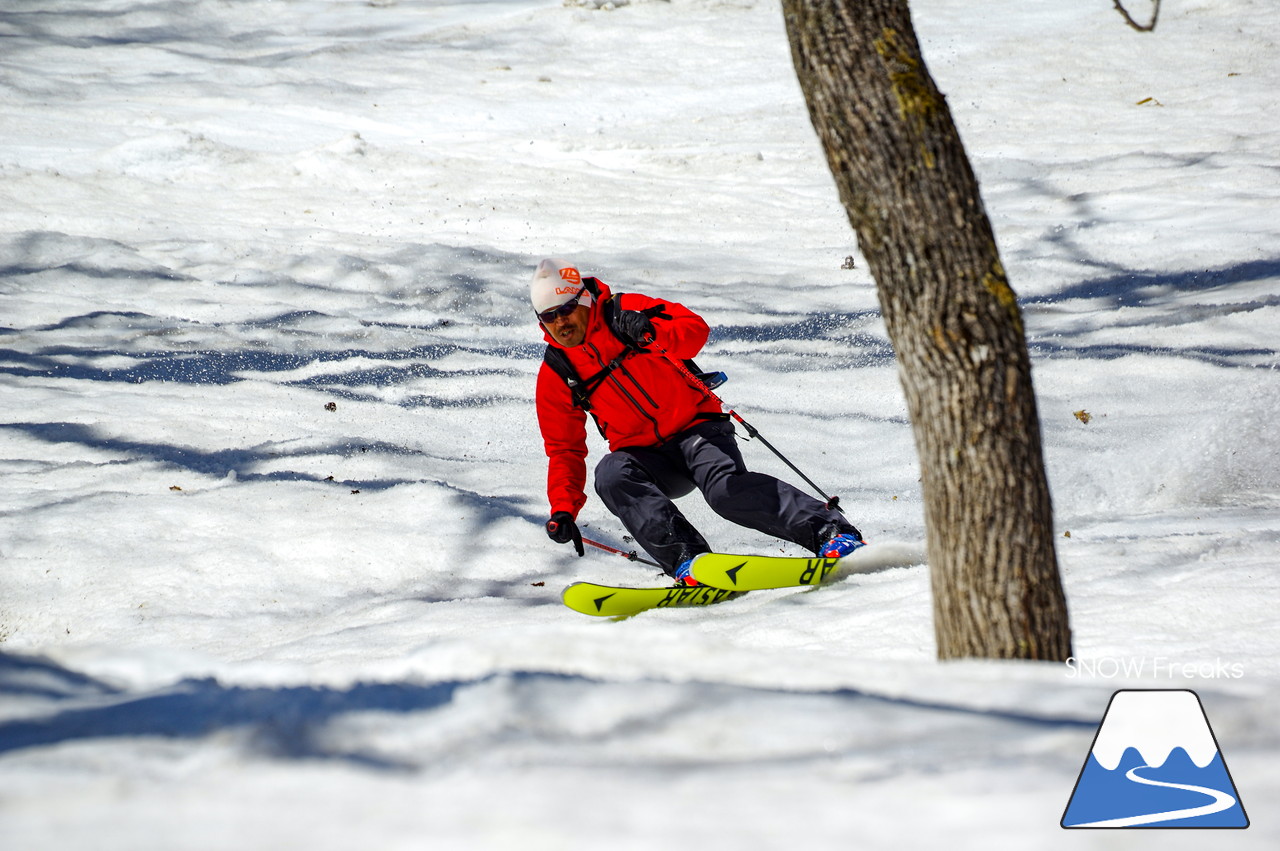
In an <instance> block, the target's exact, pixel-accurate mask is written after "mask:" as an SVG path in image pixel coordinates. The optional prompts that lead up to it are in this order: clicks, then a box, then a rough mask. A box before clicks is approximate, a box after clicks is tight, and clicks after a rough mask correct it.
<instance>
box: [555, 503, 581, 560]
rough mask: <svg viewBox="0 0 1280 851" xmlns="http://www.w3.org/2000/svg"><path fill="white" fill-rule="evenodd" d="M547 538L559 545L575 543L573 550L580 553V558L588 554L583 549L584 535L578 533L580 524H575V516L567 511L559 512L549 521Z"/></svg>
mask: <svg viewBox="0 0 1280 851" xmlns="http://www.w3.org/2000/svg"><path fill="white" fill-rule="evenodd" d="M547 537H549V538H550V539H551V540H553V541H555V542H556V543H557V544H567V543H569V542H570V541H573V548H574V549H575V550H577V551H578V555H579V556H582V555H584V554H585V552H586V551H585V550H583V548H582V533H581V532H579V531H578V524H577V523H574V522H573V515H572V514H570V513H569V512H567V511H557V512H556V513H555V514H552V515H551V519H550V520H548V521H547Z"/></svg>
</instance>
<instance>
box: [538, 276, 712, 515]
mask: <svg viewBox="0 0 1280 851" xmlns="http://www.w3.org/2000/svg"><path fill="white" fill-rule="evenodd" d="M592 282H593V283H594V284H596V286H598V288H599V290H600V295H599V297H598V298H596V299H595V300H594V302H593V303H592V305H591V316H590V320H589V321H588V324H587V333H586V337H585V339H584V340H583V342H582V343H581V344H580V345H577V346H573V347H572V348H565V347H563V346H561V345H560V344H559V343H558V342H556V341H555V339H554V338H552V337H551V335H550V334H547V333H546V331H545V329H544V331H543V336H544V337H545V339H546V341H547V343H548V344H550V345H552V346H555V347H556V348H558V349H560V350H561V351H563V352H564V353H565V354H566V355H567V356H568V358H569V362H570V363H571V364H572V365H573V368H574V369H575V370H576V371H577V373H578V375H579V376H580V377H581V378H582V379H583V380H584V381H589V380H590V379H591V377H592V376H594V375H595V374H596V373H598V372H600V371H601V370H602V369H604V368H605V366H606V365H608V364H609V363H610V362H611V361H613V360H614V359H615V358H618V357H619V356H622V360H621V362H619V364H618V365H617V367H616V368H615V369H614V370H613V372H612V373H611V374H610V375H609V376H608V378H606V379H605V380H604V381H603V382H601V383H600V385H599V387H598V388H597V389H596V390H595V392H594V393H593V394H592V395H591V400H590V401H591V413H592V414H593V415H594V416H595V418H596V422H597V424H598V425H599V427H600V430H601V432H602V433H603V434H604V437H605V439H606V440H608V442H609V449H610V451H614V450H617V449H622V448H625V447H628V446H656V445H657V444H660V443H663V442H665V441H666V440H668V439H669V438H671V437H672V436H674V435H676V434H678V433H679V432H682V431H684V430H685V429H687V428H689V427H691V426H693V425H694V424H695V423H696V421H698V420H699V419H707V418H709V417H716V416H721V415H723V409H722V408H721V405H720V402H719V401H718V400H717V399H715V398H713V397H711V396H710V395H709V394H708V393H707V392H706V391H705V390H703V389H701V388H697V387H695V386H694V385H693V383H692V382H691V381H690V380H689V379H687V378H685V377H684V375H682V374H681V372H680V370H679V369H678V368H677V367H676V366H675V364H673V363H672V362H671V360H669V359H668V357H670V358H673V359H675V360H677V361H683V360H687V359H691V358H693V357H694V356H695V355H697V354H698V352H700V351H701V350H702V347H703V346H704V345H706V342H707V335H708V334H709V333H710V329H709V328H708V327H707V323H706V322H705V321H703V319H702V317H701V316H699V315H698V314H696V313H694V312H693V311H692V310H689V309H688V308H687V307H685V306H683V305H681V304H677V303H676V302H673V301H665V300H663V299H656V298H650V297H649V296H645V295H640V294H638V293H623V294H621V295H618V296H616V297H615V296H613V295H612V294H611V293H610V291H609V288H608V286H606V285H605V284H603V283H601V282H600V281H598V280H594V279H592ZM610 298H614V299H615V300H616V302H617V307H618V308H620V309H622V310H646V309H648V308H657V307H661V308H663V312H664V314H665V316H655V317H652V322H653V328H654V334H655V337H656V339H655V341H654V343H653V344H652V346H651V347H649V348H647V349H641V350H639V351H632V352H631V353H629V354H626V355H624V354H623V353H624V352H625V351H626V348H627V347H626V345H625V344H624V343H623V342H622V341H621V340H620V339H618V337H617V335H616V334H614V333H613V331H612V330H611V329H609V328H608V327H607V326H606V324H605V320H604V315H603V314H604V304H605V302H606V301H607V300H608V299H610ZM659 348H661V349H662V350H664V351H665V352H666V354H665V355H664V354H661V353H659V352H658V351H657V350H658V349H659ZM536 402H537V409H538V426H539V428H540V429H541V430H542V441H543V444H544V446H545V447H546V452H547V459H548V465H547V498H548V500H549V501H550V503H551V513H552V514H554V513H556V512H557V511H567V512H569V513H570V514H571V515H573V516H574V517H575V518H576V517H577V516H578V511H579V509H581V508H582V506H583V504H584V503H586V501H587V497H586V491H585V487H586V481H587V464H586V458H587V428H586V421H587V415H586V412H585V411H583V410H582V409H581V408H578V407H575V406H574V404H573V397H572V394H571V393H570V390H569V385H568V384H567V383H566V382H565V380H564V379H563V378H562V377H561V376H560V375H558V374H557V373H556V372H555V370H553V369H552V368H551V367H550V366H548V365H547V364H546V363H545V362H544V363H543V364H542V368H541V370H540V371H539V372H538V386H537V397H536Z"/></svg>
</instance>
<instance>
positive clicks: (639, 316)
mask: <svg viewBox="0 0 1280 851" xmlns="http://www.w3.org/2000/svg"><path fill="white" fill-rule="evenodd" d="M616 327H617V329H618V333H619V334H621V335H622V336H623V337H624V338H625V339H626V340H627V341H628V342H630V343H631V345H633V346H635V347H636V348H637V349H643V348H644V347H645V346H647V345H649V344H650V343H652V342H653V341H654V339H655V338H656V337H657V334H656V332H655V331H654V330H653V320H652V319H650V318H649V317H648V316H646V315H645V314H644V313H642V312H641V311H639V310H623V311H620V312H619V313H618V318H617V320H616Z"/></svg>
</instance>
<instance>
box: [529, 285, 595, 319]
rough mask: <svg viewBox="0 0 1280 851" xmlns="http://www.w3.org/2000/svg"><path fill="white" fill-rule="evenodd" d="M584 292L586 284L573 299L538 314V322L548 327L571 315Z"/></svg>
mask: <svg viewBox="0 0 1280 851" xmlns="http://www.w3.org/2000/svg"><path fill="white" fill-rule="evenodd" d="M586 291H587V286H586V284H583V285H582V289H580V290H578V294H577V295H576V296H574V297H573V298H571V299H569V300H568V301H566V302H565V303H564V304H562V305H560V306H559V307H553V308H551V309H550V310H544V311H542V312H541V313H539V314H538V321H539V322H543V323H545V324H547V325H550V324H551V323H552V322H555V321H556V320H557V319H559V318H560V317H561V316H568V315H569V314H570V313H573V312H574V311H575V310H577V309H578V301H579V299H581V298H582V294H583V293H585V292H586Z"/></svg>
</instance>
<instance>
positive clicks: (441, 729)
mask: <svg viewBox="0 0 1280 851" xmlns="http://www.w3.org/2000/svg"><path fill="white" fill-rule="evenodd" d="M912 5H913V11H914V15H915V22H916V26H917V29H918V32H919V34H920V37H921V40H922V44H923V47H924V51H925V57H926V60H927V61H928V63H929V66H930V70H931V71H932V73H933V75H934V77H935V78H936V80H937V82H938V84H939V86H940V88H941V89H942V90H943V91H944V92H945V93H946V94H947V96H948V101H949V103H950V106H951V109H952V111H953V113H954V115H955V118H956V121H957V123H958V125H959V127H960V130H961V133H962V135H963V138H964V141H965V143H966V145H967V148H968V151H969V154H970V156H971V158H972V160H973V162H974V165H975V168H976V170H977V172H978V175H979V178H980V180H981V183H982V187H983V192H984V198H985V201H986V204H987V208H988V212H989V214H990V216H991V218H992V220H993V223H994V225H995V229H996V232H997V235H998V239H999V243H1000V249H1001V252H1002V255H1003V258H1004V261H1005V265H1006V267H1007V269H1008V272H1009V277H1010V280H1011V282H1012V284H1013V286H1014V288H1015V290H1016V291H1017V292H1018V294H1019V296H1020V298H1021V301H1022V306H1023V310H1024V314H1025V319H1026V328H1027V336H1028V342H1029V344H1030V347H1031V350H1032V353H1033V357H1034V363H1035V373H1034V377H1035V381H1036V387H1037V391H1038V395H1039V405H1040V413H1041V417H1042V420H1043V424H1044V433H1045V443H1046V447H1045V449H1046V454H1047V459H1048V465H1049V473H1050V480H1051V485H1052V488H1053V496H1054V501H1055V511H1056V517H1057V526H1058V528H1057V530H1056V536H1057V537H1056V539H1057V541H1058V554H1059V558H1060V561H1061V565H1062V570H1063V575H1064V584H1065V587H1066V591H1067V595H1068V600H1069V605H1070V610H1071V615H1072V619H1073V627H1074V639H1075V650H1076V656H1077V659H1076V660H1075V661H1074V662H1073V663H1072V664H1070V665H1062V664H1014V663H995V662H980V661H971V662H960V663H947V664H942V663H939V662H937V661H936V659H935V652H934V639H933V627H932V623H931V604H930V591H929V579H928V567H927V565H926V563H925V562H926V556H925V541H924V532H923V521H922V511H921V500H920V493H919V485H918V478H919V469H918V466H917V462H916V459H915V453H914V449H913V443H912V438H911V427H910V423H909V422H908V421H907V418H906V414H905V406H904V402H903V399H902V394H901V390H900V387H899V381H898V376H897V372H896V367H895V363H894V357H893V351H892V348H891V346H890V344H889V341H888V339H887V337H886V334H885V331H884V327H883V323H882V321H881V318H880V315H879V311H878V306H877V299H876V293H875V287H874V283H873V281H872V280H871V279H870V276H869V274H868V273H867V270H866V267H865V263H864V262H863V261H862V259H861V258H860V256H859V255H858V251H857V248H856V245H855V244H854V239H853V236H852V233H851V231H850V228H849V226H848V223H847V221H846V219H845V216H844V212H843V210H842V209H841V208H840V206H839V203H838V200H837V198H836V194H835V190H834V186H833V183H832V180H831V177H830V174H829V172H828V170H827V167H826V163H825V161H824V159H823V157H822V154H821V150H820V147H819V145H818V142H817V139H816V137H815V135H814V133H813V130H812V128H811V126H810V124H809V122H808V118H807V113H806V110H805V106H804V101H803V98H802V95H801V92H800V91H799V88H798V86H797V84H796V81H795V75H794V72H793V70H792V68H791V64H790V54H789V49H788V46H787V41H786V34H785V30H784V26H783V21H782V16H781V11H780V9H779V5H778V4H777V3H776V2H773V0H672V2H659V1H658V0H648V1H647V2H646V1H645V0H632V2H630V3H628V2H625V0H614V2H612V3H603V2H583V1H582V0H578V2H569V3H564V4H562V3H561V2H559V0H488V2H471V3H462V2H443V0H368V2H365V1H364V0H274V2H273V1H272V0H181V2H180V0H145V2H144V0H62V2H58V3H48V2H44V0H7V2H5V3H4V4H3V8H0V387H3V400H4V405H3V410H2V411H0V472H2V473H3V475H0V845H2V846H3V847H4V848H5V849H6V851H10V849H12V851H20V849H21V850H22V851H25V849H59V851H69V849H117V848H118V849H129V851H139V849H206V848H207V849H224V848H230V847H235V848H242V849H279V848H307V849H313V851H319V849H340V848H352V847H369V848H378V849H397V848H405V849H409V848H413V849H417V848H433V849H434V848H458V849H475V848H515V849H588V848H601V847H608V848H616V849H651V848H657V847H663V848H690V849H692V848H724V849H774V848H778V849H792V848H806V849H827V848H832V849H835V848H841V849H843V848H850V847H856V848H893V849H899V848H929V847H941V846H943V845H944V844H945V845H946V846H947V847H973V848H982V849H991V848H1009V849H1013V848H1019V849H1021V848H1028V847H1031V848H1057V847H1099V848H1100V847H1146V846H1154V845H1155V844H1156V843H1159V844H1160V846H1161V847H1162V848H1199V847H1201V846H1202V844H1203V842H1204V841H1205V836H1204V834H1196V833H1194V832H1178V831H1161V832H1146V833H1144V832H1141V831H1123V832H1113V831H1064V830H1062V829H1061V828H1059V827H1058V822H1059V819H1060V818H1061V816H1062V812H1063V810H1064V808H1065V806H1066V804H1067V801H1068V799H1069V798H1070V795H1071V792H1072V789H1073V787H1074V784H1075V781H1076V778H1077V777H1078V775H1079V773H1080V770H1081V767H1082V766H1083V764H1084V761H1085V759H1086V757H1087V755H1088V753H1089V748H1090V745H1091V742H1092V740H1093V736H1094V733H1095V732H1096V729H1097V724H1098V722H1099V721H1100V720H1101V718H1102V714H1103V712H1104V710H1105V708H1106V705H1107V701H1108V698H1109V696H1110V695H1111V693H1112V692H1113V691H1114V690H1115V689H1117V688H1121V687H1125V688H1183V689H1194V690H1195V691H1196V692H1197V693H1198V694H1199V695H1200V697H1201V699H1202V701H1203V705H1204V707H1205V709H1206V712H1207V714H1208V716H1209V718H1210V720H1211V722H1212V724H1213V730H1214V732H1215V735H1216V737H1217V741H1218V744H1219V745H1220V747H1221V751H1222V755H1223V757H1224V759H1225V761H1226V764H1227V766H1228V768H1229V769H1230V771H1231V773H1232V777H1233V778H1234V781H1235V784H1236V786H1237V787H1238V790H1239V792H1240V796H1241V799H1242V801H1243V803H1244V806H1245V808H1246V809H1247V810H1248V812H1249V813H1250V816H1251V817H1252V820H1253V825H1252V827H1250V828H1249V829H1248V830H1244V831H1228V832H1222V833H1219V834H1215V835H1214V836H1213V837H1212V841H1213V843H1214V845H1215V847H1218V846H1219V845H1221V846H1222V847H1250V848H1274V847H1275V846H1276V844H1277V843H1278V842H1280V827H1277V825H1276V822H1275V820H1274V819H1273V818H1272V810H1273V809H1274V804H1275V802H1276V801H1277V800H1280V765H1278V761H1280V731H1277V725H1276V721H1275V718H1276V704H1277V701H1278V700H1280V663H1278V662H1277V660H1278V659H1280V628H1278V627H1277V625H1276V612H1277V611H1278V610H1280V579H1278V578H1277V574H1276V561H1277V552H1278V549H1280V547H1278V546H1277V545H1278V543H1280V511H1278V509H1280V448H1278V447H1280V443H1278V442H1277V440H1276V437H1275V433H1276V432H1275V428H1276V426H1275V423H1276V421H1277V418H1278V417H1280V381H1278V375H1277V370H1276V365H1277V361H1278V358H1277V340H1280V294H1278V289H1277V285H1278V284H1280V123H1277V121H1276V115H1277V114H1280V65H1278V64H1277V63H1276V61H1275V57H1276V55H1277V38H1278V36H1280V6H1278V5H1277V4H1275V3H1273V2H1271V0H1170V2H1167V3H1165V4H1163V8H1162V13H1161V17H1160V22H1159V26H1158V27H1157V29H1156V31H1155V32H1154V33H1152V34H1139V33H1137V32H1135V31H1133V30H1132V29H1130V28H1128V27H1127V26H1126V25H1125V23H1124V21H1123V20H1122V19H1121V17H1120V16H1119V15H1118V14H1117V13H1116V12H1115V10H1114V9H1113V8H1112V4H1111V3H1110V2H1107V0H1088V2H1070V3H1065V2H1058V3H1048V4H1046V3H1025V2H1015V0H988V2H983V3H973V2H969V0H917V2H915V3H913V4H912ZM1129 5H1130V6H1132V7H1133V9H1132V11H1133V12H1134V14H1135V16H1136V17H1138V18H1142V17H1143V16H1144V14H1145V11H1146V8H1147V4H1146V2H1143V0H1133V2H1132V3H1130V4H1129ZM543 256H559V257H566V258H569V259H572V260H574V261H576V262H577V263H579V264H580V265H581V267H582V268H583V269H584V271H588V272H589V273H593V274H596V275H598V276H599V277H601V278H602V279H604V280H605V281H607V282H609V283H610V284H611V285H612V286H613V287H614V288H615V289H616V290H619V291H628V290H635V291H643V292H646V293H650V294H654V295H660V296H664V297H668V298H672V299H675V300H677V301H680V302H682V303H684V304H686V305H688V306H690V307H692V308H693V309H695V310H697V311H699V312H700V313H702V314H703V315H704V316H706V317H707V319H708V320H709V321H710V322H711V324H712V325H713V327H714V329H715V330H714V332H713V334H712V336H711V340H710V343H709V344H708V347H707V350H706V353H705V355H704V356H703V357H702V359H701V361H702V363H703V365H704V366H707V367H714V368H717V369H723V370H725V371H727V372H728V373H729V374H730V376H731V380H730V383H729V384H727V385H726V386H725V387H724V388H723V395H724V396H725V398H726V399H727V400H728V401H729V402H730V403H731V404H733V405H735V406H736V407H737V408H738V410H739V411H740V412H741V413H742V414H743V415H744V416H746V417H747V419H748V420H749V421H751V422H752V423H753V425H755V426H756V427H758V428H759V429H760V431H761V432H762V433H763V434H764V435H765V436H766V437H768V438H769V439H770V440H771V441H772V442H773V443H775V444H776V445H778V446H779V447H780V448H781V449H783V451H785V452H786V453H787V454H788V455H789V456H790V457H791V458H792V459H793V460H795V461H796V462H797V463H798V464H799V465H800V466H801V467H802V468H804V469H806V470H807V471H808V472H809V473H810V474H811V475H812V476H813V477H814V478H815V479H816V480H818V481H819V482H820V483H821V484H822V486H823V487H824V488H826V489H827V490H828V491H830V492H834V493H838V494H840V495H841V497H842V501H843V504H844V505H845V506H846V507H847V510H848V513H849V515H850V517H851V519H853V520H854V521H855V522H856V523H857V524H858V525H859V527H860V528H862V530H863V531H864V533H865V534H866V535H867V536H868V538H870V539H871V540H872V541H873V547H871V548H869V551H868V552H867V554H866V555H865V556H864V558H865V560H866V561H865V563H864V564H863V567H864V568H865V569H866V570H865V572H862V573H859V574H857V575H854V576H853V577H851V578H849V579H847V580H845V581H843V582H841V583H838V584H837V585H835V586H833V587H829V588H825V589H822V590H817V591H774V592H758V593H752V594H750V595H748V596H747V597H744V598H742V599H741V600H736V601H733V602H730V603H725V604H723V605H720V606H716V607H713V608H710V609H705V610H683V611H662V612H652V613H649V614H646V615H642V616H639V617H636V618H633V619H630V620H627V621H623V622H619V623H613V622H609V621H600V620H595V619H591V618H586V617H583V616H580V615H577V614H575V613H573V612H570V611H568V610H567V609H565V608H564V607H562V606H561V605H560V603H559V592H560V590H561V588H562V587H563V586H564V585H565V584H567V583H569V582H571V581H573V580H577V579H591V580H596V581H606V582H607V581H612V582H616V583H630V584H638V585H639V584H654V583H659V582H660V581H661V579H660V577H658V576H657V575H655V572H654V571H653V570H651V569H648V568H645V567H643V566H640V565H636V564H634V563H629V562H627V561H624V560H622V559H620V558H617V557H614V556H609V555H607V554H604V553H599V552H596V551H592V552H590V553H588V555H587V557H585V558H581V559H579V558H576V557H574V556H573V554H572V553H571V551H570V550H569V548H566V547H559V546H556V545H554V544H553V543H551V542H550V541H549V540H547V538H546V535H545V534H544V533H543V530H542V525H541V524H542V522H543V520H544V519H545V517H546V512H547V506H546V503H545V496H544V487H543V486H544V477H545V459H544V457H543V453H542V446H541V442H540V439H539V436H538V433H537V427H536V423H535V420H534V413H533V404H532V401H533V399H532V394H533V377H534V374H535V370H536V367H537V365H538V358H539V355H540V351H541V342H540V334H539V331H538V328H537V326H536V324H535V323H534V322H533V320H532V316H531V315H530V309H529V307H528V305H527V302H526V293H527V289H526V287H527V281H528V278H529V275H530V274H531V272H532V268H533V266H534V264H535V263H536V262H537V260H538V259H539V258H541V257H543ZM846 258H852V260H853V262H852V264H850V263H848V262H847V261H846ZM850 265H851V266H852V268H846V267H847V266H850ZM592 441H593V442H592V445H591V450H592V453H593V457H594V458H598V457H599V456H600V454H601V452H602V451H603V449H604V447H603V445H602V443H601V442H599V441H596V440H595V439H594V438H592ZM744 451H745V453H746V455H747V458H748V460H749V462H750V463H751V464H752V465H754V466H755V467H757V468H759V469H762V470H766V471H769V472H773V473H777V474H781V475H785V476H790V473H789V472H788V471H787V470H786V469H785V468H783V467H782V466H781V464H780V463H778V462H777V461H776V460H775V459H774V458H773V457H772V456H771V455H769V453H768V452H766V451H764V450H763V448H762V447H760V446H757V445H756V444H755V443H747V444H745V445H744ZM685 505H686V507H687V509H688V512H689V514H690V516H691V517H692V518H693V519H694V521H695V522H696V523H697V524H698V525H699V526H700V527H701V528H702V529H703V530H704V532H705V533H706V534H707V536H708V538H709V539H710V540H711V541H712V542H713V544H714V545H715V546H717V547H719V548H722V549H726V550H739V549H740V550H749V551H758V552H779V551H782V552H794V550H793V549H789V548H788V546H784V545H780V544H779V543H778V542H776V541H772V540H769V539H766V538H763V537H761V536H759V535H757V534H756V533H753V532H749V531H747V530H744V529H740V528H737V527H734V526H730V525H729V524H727V523H725V522H724V521H721V520H719V519H718V518H715V517H713V516H711V515H710V514H709V513H708V512H707V511H706V509H705V508H704V507H702V506H701V505H700V503H699V502H698V501H697V500H696V499H689V500H686V501H685ZM580 519H581V521H582V522H583V523H584V524H585V529H586V532H587V534H588V535H590V536H593V537H595V538H598V539H599V540H602V541H605V542H607V543H610V544H613V545H617V546H623V547H625V546H627V543H626V541H624V540H623V536H622V531H621V529H620V527H619V525H618V524H617V522H616V521H614V520H613V519H612V518H611V517H610V516H608V514H607V512H605V511H603V510H602V508H601V507H600V505H599V503H598V501H596V500H594V499H593V500H592V501H591V502H589V503H588V505H587V507H586V508H585V509H584V511H583V514H582V517H581V518H580Z"/></svg>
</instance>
